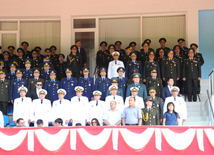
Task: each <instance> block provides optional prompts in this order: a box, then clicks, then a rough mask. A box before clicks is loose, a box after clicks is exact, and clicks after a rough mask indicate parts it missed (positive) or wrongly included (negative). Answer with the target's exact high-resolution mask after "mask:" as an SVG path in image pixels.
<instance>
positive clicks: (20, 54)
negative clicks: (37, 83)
mask: <svg viewBox="0 0 214 155" xmlns="http://www.w3.org/2000/svg"><path fill="white" fill-rule="evenodd" d="M17 53H18V58H17V59H16V61H17V62H18V66H17V67H18V68H20V69H24V68H25V63H24V59H25V58H26V57H25V55H24V50H23V49H22V48H18V49H17Z"/></svg>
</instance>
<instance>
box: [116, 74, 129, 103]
mask: <svg viewBox="0 0 214 155" xmlns="http://www.w3.org/2000/svg"><path fill="white" fill-rule="evenodd" d="M117 78H118V80H119V83H118V88H120V89H122V90H123V96H124V99H125V97H126V88H127V82H128V79H127V78H124V77H122V78H120V77H117Z"/></svg>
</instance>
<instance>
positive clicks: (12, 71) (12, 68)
mask: <svg viewBox="0 0 214 155" xmlns="http://www.w3.org/2000/svg"><path fill="white" fill-rule="evenodd" d="M16 67H17V66H16V64H15V63H11V64H10V72H9V73H7V75H6V79H8V80H10V81H11V80H14V79H15V78H16V73H15V72H16Z"/></svg>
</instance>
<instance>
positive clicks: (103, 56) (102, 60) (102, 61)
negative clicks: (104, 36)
mask: <svg viewBox="0 0 214 155" xmlns="http://www.w3.org/2000/svg"><path fill="white" fill-rule="evenodd" d="M107 45H108V44H107V43H106V42H105V41H102V42H101V43H100V47H101V50H99V51H98V52H97V56H96V65H97V68H98V69H100V68H101V67H105V68H107V67H108V61H107V60H108V59H107V56H108V55H109V51H108V50H106V46H107Z"/></svg>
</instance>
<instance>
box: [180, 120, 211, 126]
mask: <svg viewBox="0 0 214 155" xmlns="http://www.w3.org/2000/svg"><path fill="white" fill-rule="evenodd" d="M183 126H210V122H209V121H197V122H184V124H183Z"/></svg>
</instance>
